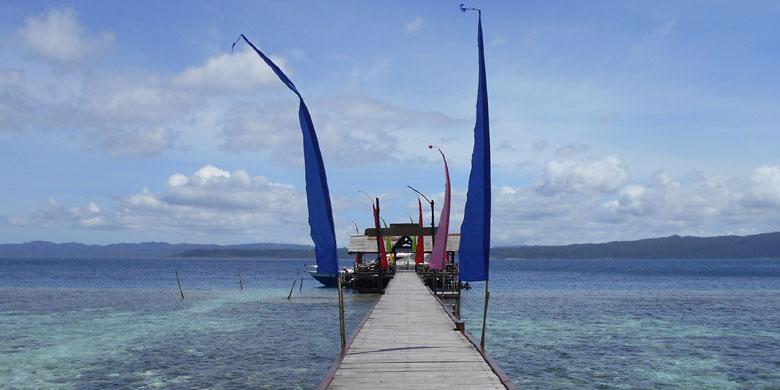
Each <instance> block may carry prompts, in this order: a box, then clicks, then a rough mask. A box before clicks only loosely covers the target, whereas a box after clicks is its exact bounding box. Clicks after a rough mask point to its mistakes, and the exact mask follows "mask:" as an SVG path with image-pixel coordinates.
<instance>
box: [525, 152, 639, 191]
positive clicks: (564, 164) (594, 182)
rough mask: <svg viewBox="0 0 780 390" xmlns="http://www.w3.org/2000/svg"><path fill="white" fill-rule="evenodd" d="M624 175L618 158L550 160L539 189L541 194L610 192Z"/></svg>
mask: <svg viewBox="0 0 780 390" xmlns="http://www.w3.org/2000/svg"><path fill="white" fill-rule="evenodd" d="M626 177H627V174H626V170H625V168H624V167H623V164H622V163H621V162H620V160H619V159H618V158H617V157H613V156H607V157H604V158H603V159H601V160H597V161H592V162H578V161H551V162H549V163H548V164H547V168H546V169H545V172H544V175H543V176H542V179H541V182H540V183H539V184H538V189H539V191H540V192H542V193H544V194H555V193H559V192H601V193H607V192H612V191H615V190H617V189H618V188H620V186H621V185H622V184H623V182H624V181H625V180H626Z"/></svg>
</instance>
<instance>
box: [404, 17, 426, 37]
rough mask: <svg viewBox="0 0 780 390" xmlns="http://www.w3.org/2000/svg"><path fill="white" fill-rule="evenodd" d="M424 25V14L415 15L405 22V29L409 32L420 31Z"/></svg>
mask: <svg viewBox="0 0 780 390" xmlns="http://www.w3.org/2000/svg"><path fill="white" fill-rule="evenodd" d="M422 27H423V18H422V16H415V17H414V18H412V19H410V20H408V21H407V22H406V23H404V30H405V31H406V32H408V33H413V32H418V31H420V29H421V28H422Z"/></svg>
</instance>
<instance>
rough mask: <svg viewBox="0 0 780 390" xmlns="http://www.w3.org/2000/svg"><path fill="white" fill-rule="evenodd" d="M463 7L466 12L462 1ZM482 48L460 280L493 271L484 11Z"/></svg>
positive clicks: (462, 229)
mask: <svg viewBox="0 0 780 390" xmlns="http://www.w3.org/2000/svg"><path fill="white" fill-rule="evenodd" d="M461 9H463V10H464V11H465V9H464V8H463V5H462V4H461ZM477 45H478V47H479V87H478V90H477V122H476V124H475V125H474V151H473V152H472V154H471V173H470V174H469V188H468V193H467V194H466V210H465V213H464V215H463V224H462V225H461V226H460V234H461V236H460V249H459V250H458V257H459V258H460V268H459V269H460V280H462V281H466V282H467V281H479V280H489V275H488V273H489V270H490V193H491V191H490V119H489V117H488V92H487V78H486V76H485V52H484V45H483V44H482V12H480V13H479V27H478V29H477Z"/></svg>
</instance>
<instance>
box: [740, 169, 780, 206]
mask: <svg viewBox="0 0 780 390" xmlns="http://www.w3.org/2000/svg"><path fill="white" fill-rule="evenodd" d="M744 204H745V205H746V206H748V207H751V208H773V207H778V206H780V166H770V165H762V166H760V167H758V168H756V169H755V170H754V171H753V174H752V175H751V177H750V186H749V192H748V193H747V194H746V196H745V198H744Z"/></svg>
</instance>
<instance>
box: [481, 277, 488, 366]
mask: <svg viewBox="0 0 780 390" xmlns="http://www.w3.org/2000/svg"><path fill="white" fill-rule="evenodd" d="M488 300H490V291H488V280H485V303H484V309H483V311H482V336H480V338H479V346H480V347H482V350H483V351H484V350H485V328H486V327H487V310H488Z"/></svg>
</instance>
